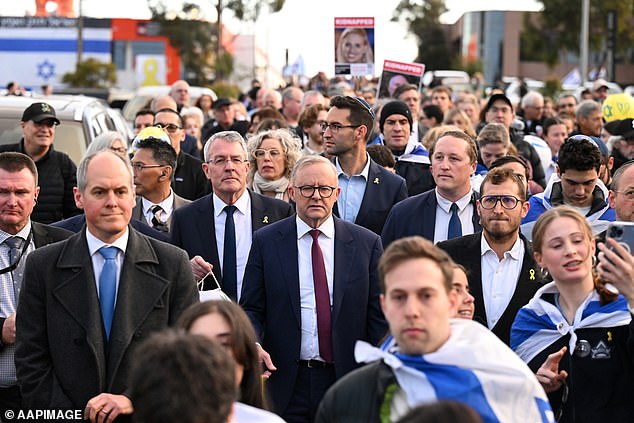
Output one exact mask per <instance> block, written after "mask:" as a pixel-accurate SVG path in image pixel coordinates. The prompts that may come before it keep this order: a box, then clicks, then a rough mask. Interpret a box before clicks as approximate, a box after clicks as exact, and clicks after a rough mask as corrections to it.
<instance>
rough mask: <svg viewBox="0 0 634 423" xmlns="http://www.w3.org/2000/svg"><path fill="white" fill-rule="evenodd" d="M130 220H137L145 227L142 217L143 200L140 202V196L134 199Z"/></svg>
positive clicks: (143, 217) (145, 221)
mask: <svg viewBox="0 0 634 423" xmlns="http://www.w3.org/2000/svg"><path fill="white" fill-rule="evenodd" d="M132 219H135V220H139V221H141V222H143V223H145V224H146V225H147V220H145V216H143V200H141V196H140V195H139V196H138V197H137V198H136V204H135V205H134V208H133V209H132Z"/></svg>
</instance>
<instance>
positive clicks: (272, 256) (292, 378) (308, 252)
mask: <svg viewBox="0 0 634 423" xmlns="http://www.w3.org/2000/svg"><path fill="white" fill-rule="evenodd" d="M289 195H290V197H291V199H292V200H293V201H295V204H296V209H297V215H296V216H294V217H289V218H287V219H284V220H281V221H280V222H277V223H275V224H273V225H271V226H269V227H267V228H264V229H261V230H259V231H258V232H256V233H255V234H254V237H253V246H252V248H251V253H250V254H249V261H248V263H247V271H246V273H245V280H244V284H243V292H242V298H241V301H240V304H241V305H242V307H243V308H244V310H245V311H246V313H247V315H248V316H249V318H250V320H251V323H253V326H254V328H255V331H256V334H257V335H258V337H259V339H260V342H261V343H262V349H263V350H262V351H261V353H260V355H261V357H262V358H263V359H264V361H265V364H266V366H267V368H268V369H269V370H275V366H276V367H277V370H275V371H274V372H273V374H272V375H271V376H270V378H269V380H268V382H267V385H268V388H269V392H270V394H271V397H272V400H273V405H274V407H273V408H274V410H275V411H276V412H277V413H278V414H280V415H281V416H282V418H284V419H285V420H286V421H288V422H310V421H312V420H313V419H314V417H315V412H316V410H317V406H318V404H319V402H320V400H321V398H322V396H323V395H324V393H325V391H326V390H327V389H328V387H329V386H330V385H332V384H333V383H334V382H335V380H336V379H338V378H341V377H342V376H343V375H345V374H346V373H348V372H349V371H350V370H352V369H353V368H355V367H356V363H355V360H354V345H355V342H356V341H357V340H359V339H362V340H366V341H368V342H371V343H373V344H375V343H377V342H378V341H379V340H380V339H381V338H382V337H383V336H384V335H385V333H386V330H387V325H386V322H385V319H384V317H383V314H382V312H381V310H380V306H379V282H378V269H377V264H378V260H379V257H380V256H381V254H382V252H383V248H382V247H381V239H380V238H379V237H378V236H377V235H376V234H374V233H372V232H370V231H369V230H367V229H365V228H361V227H360V226H357V225H354V224H352V223H350V222H346V221H344V220H341V219H339V218H336V217H333V216H332V207H333V205H334V203H335V201H336V200H337V196H338V195H339V188H338V187H337V171H336V168H335V167H334V165H333V164H332V163H330V162H329V161H328V160H327V159H326V158H324V157H321V156H304V157H303V158H301V159H300V160H299V161H298V162H297V165H296V166H295V168H294V170H293V174H292V175H291V186H289ZM266 352H268V353H270V357H269V356H268V354H267V353H266Z"/></svg>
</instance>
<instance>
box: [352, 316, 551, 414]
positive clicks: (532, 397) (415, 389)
mask: <svg viewBox="0 0 634 423" xmlns="http://www.w3.org/2000/svg"><path fill="white" fill-rule="evenodd" d="M355 357H356V359H357V361H358V362H363V363H369V362H372V361H376V360H383V361H384V362H385V364H387V365H388V366H390V367H391V368H392V371H393V372H394V375H395V376H396V380H397V382H398V385H399V387H400V388H401V389H402V390H403V391H404V392H405V394H406V396H407V402H408V405H409V406H410V407H415V406H417V405H420V404H424V403H429V402H435V401H439V400H453V401H459V402H462V403H465V404H467V405H469V406H471V407H472V408H473V409H475V410H476V411H477V412H478V414H480V416H481V417H482V419H483V420H484V421H485V422H487V423H488V422H529V421H530V422H553V421H554V419H553V413H552V410H551V408H550V405H549V403H548V399H547V397H546V394H545V393H544V390H543V389H542V387H541V385H540V384H539V382H538V381H537V379H536V378H535V375H534V374H533V373H532V372H531V371H530V369H529V368H528V367H527V366H526V364H525V363H523V362H522V360H520V359H519V357H517V356H516V355H515V354H514V353H513V351H511V350H510V349H509V348H508V347H507V346H506V345H504V344H503V343H502V341H500V340H499V339H498V338H497V337H496V336H495V335H493V333H491V332H490V331H489V330H488V329H486V328H485V327H484V326H482V325H480V324H478V323H475V322H473V321H470V320H464V319H452V321H451V336H450V337H449V339H448V340H447V342H445V344H444V345H443V346H442V347H440V348H439V349H438V350H437V351H435V352H433V353H430V354H425V355H423V356H409V355H404V354H401V353H399V352H398V346H397V345H395V343H394V340H393V338H389V339H388V340H387V341H386V342H385V343H384V344H383V346H382V347H381V348H380V349H379V348H375V347H372V346H371V345H369V344H367V343H365V342H362V341H357V344H356V347H355Z"/></svg>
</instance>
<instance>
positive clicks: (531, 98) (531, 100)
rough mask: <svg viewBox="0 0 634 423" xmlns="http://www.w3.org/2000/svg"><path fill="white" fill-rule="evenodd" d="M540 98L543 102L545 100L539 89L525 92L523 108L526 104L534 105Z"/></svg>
mask: <svg viewBox="0 0 634 423" xmlns="http://www.w3.org/2000/svg"><path fill="white" fill-rule="evenodd" d="M540 100H541V102H542V103H543V102H544V96H543V95H541V94H540V93H538V92H537V91H529V92H527V93H526V94H524V97H522V103H521V106H522V109H523V108H525V107H526V106H534V105H535V104H536V103H537V102H538V101H540Z"/></svg>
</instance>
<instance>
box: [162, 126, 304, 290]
mask: <svg viewBox="0 0 634 423" xmlns="http://www.w3.org/2000/svg"><path fill="white" fill-rule="evenodd" d="M203 170H204V172H205V174H206V175H207V178H208V179H209V180H210V181H211V184H212V186H213V193H212V194H210V195H207V196H205V197H202V198H200V199H198V200H196V201H194V202H192V203H190V204H188V205H186V206H184V207H181V208H179V209H177V210H175V211H174V215H173V217H172V228H171V236H172V243H173V244H174V245H176V246H179V247H181V248H182V249H184V250H185V251H187V254H189V257H190V259H191V264H192V269H193V271H194V276H195V277H196V280H198V281H199V280H201V279H202V278H204V277H205V275H207V274H208V273H209V272H211V271H213V274H214V277H215V278H216V280H218V281H219V282H220V283H221V284H222V286H221V287H222V288H223V291H224V292H225V293H226V294H227V295H229V296H230V297H231V298H233V299H234V300H237V299H239V298H240V292H241V291H242V278H243V275H244V267H245V265H246V262H247V257H248V255H249V249H250V248H251V238H252V234H253V232H254V231H256V230H257V229H260V228H262V227H263V226H266V225H268V224H269V223H273V222H275V221H277V220H280V219H282V218H285V217H288V216H290V215H291V214H292V208H291V206H290V205H289V204H288V203H286V202H284V201H281V200H276V199H274V198H269V197H265V196H262V195H259V194H256V193H253V192H251V191H248V190H247V189H246V184H247V171H248V170H249V161H248V160H247V148H246V143H245V142H244V139H243V138H242V136H241V135H240V134H239V133H237V132H234V131H225V132H219V133H217V134H215V135H213V136H212V137H211V138H210V139H209V141H207V143H206V144H205V163H203ZM228 213H230V214H231V216H230V217H231V218H232V220H233V222H232V223H233V228H231V227H230V230H229V231H228V230H227V224H228V223H231V222H227V217H228V216H229V214H228ZM231 231H233V233H232V234H230V232H231ZM230 235H232V236H233V239H231V236H230ZM228 236H229V238H227V237H228ZM228 239H229V240H230V241H231V242H230V243H227V242H226V241H227V240H228ZM230 244H233V248H232V249H230V250H228V249H227V248H229V247H230ZM225 245H227V248H225ZM230 256H233V257H230ZM225 266H228V267H229V269H227V268H225ZM228 271H229V272H232V273H231V274H230V275H229V277H230V278H231V279H230V280H229V279H227V274H228ZM214 288H216V286H215V283H214V281H213V278H207V279H205V285H204V289H205V290H207V289H214Z"/></svg>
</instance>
